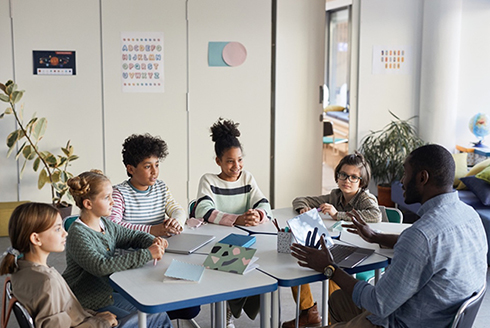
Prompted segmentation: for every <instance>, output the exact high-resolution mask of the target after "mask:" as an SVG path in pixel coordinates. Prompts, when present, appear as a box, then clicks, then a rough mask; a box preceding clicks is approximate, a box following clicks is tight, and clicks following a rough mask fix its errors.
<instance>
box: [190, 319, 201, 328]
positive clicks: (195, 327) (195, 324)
mask: <svg viewBox="0 0 490 328" xmlns="http://www.w3.org/2000/svg"><path fill="white" fill-rule="evenodd" d="M188 321H189V323H190V324H191V326H192V327H194V328H201V327H200V326H199V325H198V324H197V322H196V320H194V319H189V320H188Z"/></svg>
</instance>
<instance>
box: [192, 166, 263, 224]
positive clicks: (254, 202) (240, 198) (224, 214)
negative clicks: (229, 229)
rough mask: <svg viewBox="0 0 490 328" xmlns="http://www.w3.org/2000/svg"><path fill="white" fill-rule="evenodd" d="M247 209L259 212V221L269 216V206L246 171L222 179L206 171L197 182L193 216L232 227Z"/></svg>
mask: <svg viewBox="0 0 490 328" xmlns="http://www.w3.org/2000/svg"><path fill="white" fill-rule="evenodd" d="M249 209H256V210H258V211H259V212H260V217H261V222H260V223H263V222H264V221H265V220H266V219H267V218H269V219H270V217H271V212H272V211H271V206H270V204H269V201H268V200H267V198H265V196H264V194H263V193H262V191H260V189H259V187H258V185H257V182H255V179H254V177H253V176H252V174H250V173H249V172H247V171H242V174H241V175H240V177H239V178H238V180H237V181H233V182H230V181H225V180H222V179H220V178H219V177H218V175H216V174H211V173H208V174H205V175H203V176H202V177H201V181H199V189H198V195H197V203H196V211H195V212H196V215H195V216H196V218H204V219H205V220H206V221H208V222H211V223H216V224H222V225H227V226H232V225H233V224H234V223H235V221H236V220H237V218H238V216H239V215H242V214H243V213H245V212H246V211H248V210H249Z"/></svg>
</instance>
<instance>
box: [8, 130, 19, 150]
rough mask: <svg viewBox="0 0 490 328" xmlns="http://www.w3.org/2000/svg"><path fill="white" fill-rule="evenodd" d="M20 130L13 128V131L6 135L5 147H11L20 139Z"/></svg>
mask: <svg viewBox="0 0 490 328" xmlns="http://www.w3.org/2000/svg"><path fill="white" fill-rule="evenodd" d="M19 135H20V130H15V131H14V132H12V133H10V134H9V135H8V137H7V147H9V148H11V147H12V146H14V145H15V143H16V142H17V141H18V140H19V139H20V137H19Z"/></svg>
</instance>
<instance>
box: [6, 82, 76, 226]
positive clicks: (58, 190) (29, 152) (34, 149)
mask: <svg viewBox="0 0 490 328" xmlns="http://www.w3.org/2000/svg"><path fill="white" fill-rule="evenodd" d="M0 89H1V90H2V91H3V94H1V93H0V100H1V101H3V102H6V103H8V104H9V105H10V107H8V108H7V109H6V110H5V111H4V112H3V113H2V114H0V119H1V118H3V117H4V116H5V115H10V114H13V115H14V118H15V121H16V123H17V127H18V129H16V130H15V131H13V132H12V133H10V134H9V135H8V137H7V147H8V152H7V157H9V156H10V154H12V152H13V151H14V149H15V148H16V145H18V149H17V153H16V155H15V159H16V160H20V158H21V157H22V158H23V160H24V163H23V165H22V168H21V170H20V178H22V174H23V173H24V169H25V168H26V165H27V162H28V161H33V165H32V168H33V170H34V171H35V172H37V171H38V169H41V171H40V172H39V178H38V182H37V186H38V188H39V189H42V188H43V187H44V186H45V185H46V184H49V185H50V186H51V199H52V202H53V205H54V206H55V207H57V208H58V209H59V210H60V212H62V216H63V215H65V216H66V215H70V213H71V204H69V203H68V202H66V201H64V200H63V197H64V196H67V198H68V200H69V202H73V198H72V197H71V195H70V193H68V192H67V191H68V185H67V184H66V182H67V181H68V179H69V178H71V177H73V174H72V173H70V172H69V171H68V166H69V165H70V163H71V162H72V161H74V160H76V159H77V158H78V156H77V155H74V154H73V146H72V145H71V144H70V141H69V140H68V142H67V143H66V146H65V147H61V150H62V154H61V155H54V154H52V153H51V152H49V151H45V150H44V151H42V150H40V149H39V145H38V143H39V141H41V139H42V138H43V137H44V133H45V131H46V128H47V124H48V121H47V120H46V118H44V117H41V118H39V117H36V116H35V115H34V116H33V117H32V118H31V119H30V120H29V122H28V123H27V124H24V121H23V107H22V106H21V108H20V109H19V110H18V109H17V108H16V105H15V104H16V103H18V102H19V101H20V99H21V98H22V96H23V95H24V90H17V85H16V84H15V83H14V82H13V81H11V80H10V81H8V82H7V83H5V84H2V83H0ZM66 209H68V210H66Z"/></svg>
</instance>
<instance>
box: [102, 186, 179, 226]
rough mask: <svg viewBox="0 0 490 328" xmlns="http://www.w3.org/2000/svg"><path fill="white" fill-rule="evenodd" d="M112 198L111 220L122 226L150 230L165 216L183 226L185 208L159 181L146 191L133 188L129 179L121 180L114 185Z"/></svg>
mask: <svg viewBox="0 0 490 328" xmlns="http://www.w3.org/2000/svg"><path fill="white" fill-rule="evenodd" d="M112 198H113V199H114V206H113V207H112V213H111V216H110V219H111V220H112V221H114V222H116V223H117V224H120V225H122V226H123V227H126V228H129V229H133V230H140V231H144V232H148V233H149V232H150V228H151V226H152V225H155V224H159V223H162V222H163V221H164V220H165V219H166V218H167V217H169V218H174V219H176V220H177V221H178V222H179V223H180V225H181V226H182V227H184V224H185V220H186V214H185V211H184V209H183V208H182V207H181V206H180V205H179V204H178V203H177V202H176V201H175V200H174V198H173V196H172V194H171V193H170V190H169V189H168V187H167V185H166V184H165V182H163V181H161V180H157V182H156V183H155V184H154V185H153V186H150V187H148V189H147V190H145V191H141V190H138V189H136V188H134V187H133V186H132V185H131V183H130V182H129V180H127V181H124V182H123V183H120V184H118V185H115V186H113V193H112Z"/></svg>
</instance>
